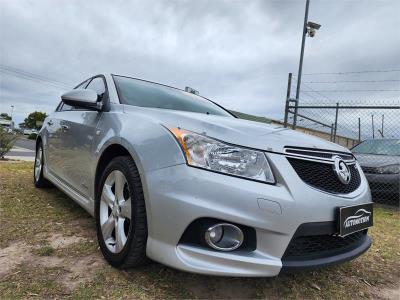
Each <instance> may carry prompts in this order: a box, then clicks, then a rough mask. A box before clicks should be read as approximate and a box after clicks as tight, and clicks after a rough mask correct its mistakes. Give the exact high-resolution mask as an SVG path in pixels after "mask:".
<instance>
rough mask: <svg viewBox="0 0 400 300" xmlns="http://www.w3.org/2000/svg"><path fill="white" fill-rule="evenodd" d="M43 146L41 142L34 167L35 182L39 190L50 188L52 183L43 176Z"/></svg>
mask: <svg viewBox="0 0 400 300" xmlns="http://www.w3.org/2000/svg"><path fill="white" fill-rule="evenodd" d="M43 165H44V156H43V145H42V142H39V143H38V145H37V147H36V156H35V164H34V167H33V182H34V184H35V186H36V187H37V188H44V187H50V186H51V183H50V181H48V180H47V179H46V178H44V176H43Z"/></svg>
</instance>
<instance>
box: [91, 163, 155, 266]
mask: <svg viewBox="0 0 400 300" xmlns="http://www.w3.org/2000/svg"><path fill="white" fill-rule="evenodd" d="M95 215H96V225H97V238H98V240H99V245H100V249H101V251H102V253H103V255H104V257H105V259H106V260H107V261H108V262H109V263H110V264H111V265H113V266H115V267H118V268H129V267H135V266H139V265H143V264H145V263H146V262H147V258H146V242H147V218H146V208H145V201H144V195H143V189H142V183H141V180H140V176H139V172H138V170H137V167H136V165H135V163H134V161H133V160H132V158H131V157H129V156H120V157H116V158H114V159H113V160H112V161H111V162H110V163H109V164H108V166H107V167H106V169H105V170H104V172H103V174H102V176H101V180H100V186H99V189H98V192H97V198H96V205H95Z"/></svg>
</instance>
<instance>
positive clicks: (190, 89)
mask: <svg viewBox="0 0 400 300" xmlns="http://www.w3.org/2000/svg"><path fill="white" fill-rule="evenodd" d="M185 92H188V93H191V94H195V95H199V94H200V93H199V91H196V90H195V89H192V88H191V87H189V86H187V87H185Z"/></svg>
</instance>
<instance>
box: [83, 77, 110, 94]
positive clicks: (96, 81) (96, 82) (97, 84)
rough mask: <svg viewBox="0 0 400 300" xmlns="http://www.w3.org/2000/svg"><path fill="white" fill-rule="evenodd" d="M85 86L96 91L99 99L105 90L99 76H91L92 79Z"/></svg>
mask: <svg viewBox="0 0 400 300" xmlns="http://www.w3.org/2000/svg"><path fill="white" fill-rule="evenodd" d="M86 88H87V89H92V90H94V91H95V92H96V93H97V95H98V96H99V99H100V98H101V97H102V96H103V95H104V93H105V92H106V87H105V85H104V81H103V78H101V77H95V78H93V79H92V81H91V82H90V83H89V85H88V86H87V87H86Z"/></svg>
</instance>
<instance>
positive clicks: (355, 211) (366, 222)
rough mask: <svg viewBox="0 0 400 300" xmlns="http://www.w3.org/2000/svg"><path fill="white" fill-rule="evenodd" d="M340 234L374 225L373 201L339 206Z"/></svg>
mask: <svg viewBox="0 0 400 300" xmlns="http://www.w3.org/2000/svg"><path fill="white" fill-rule="evenodd" d="M338 222H339V224H338V225H339V231H340V236H346V235H349V234H351V233H354V232H357V231H361V230H364V229H366V228H368V227H371V226H372V225H373V207H372V203H367V204H361V205H353V206H345V207H340V208H339V218H338Z"/></svg>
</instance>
